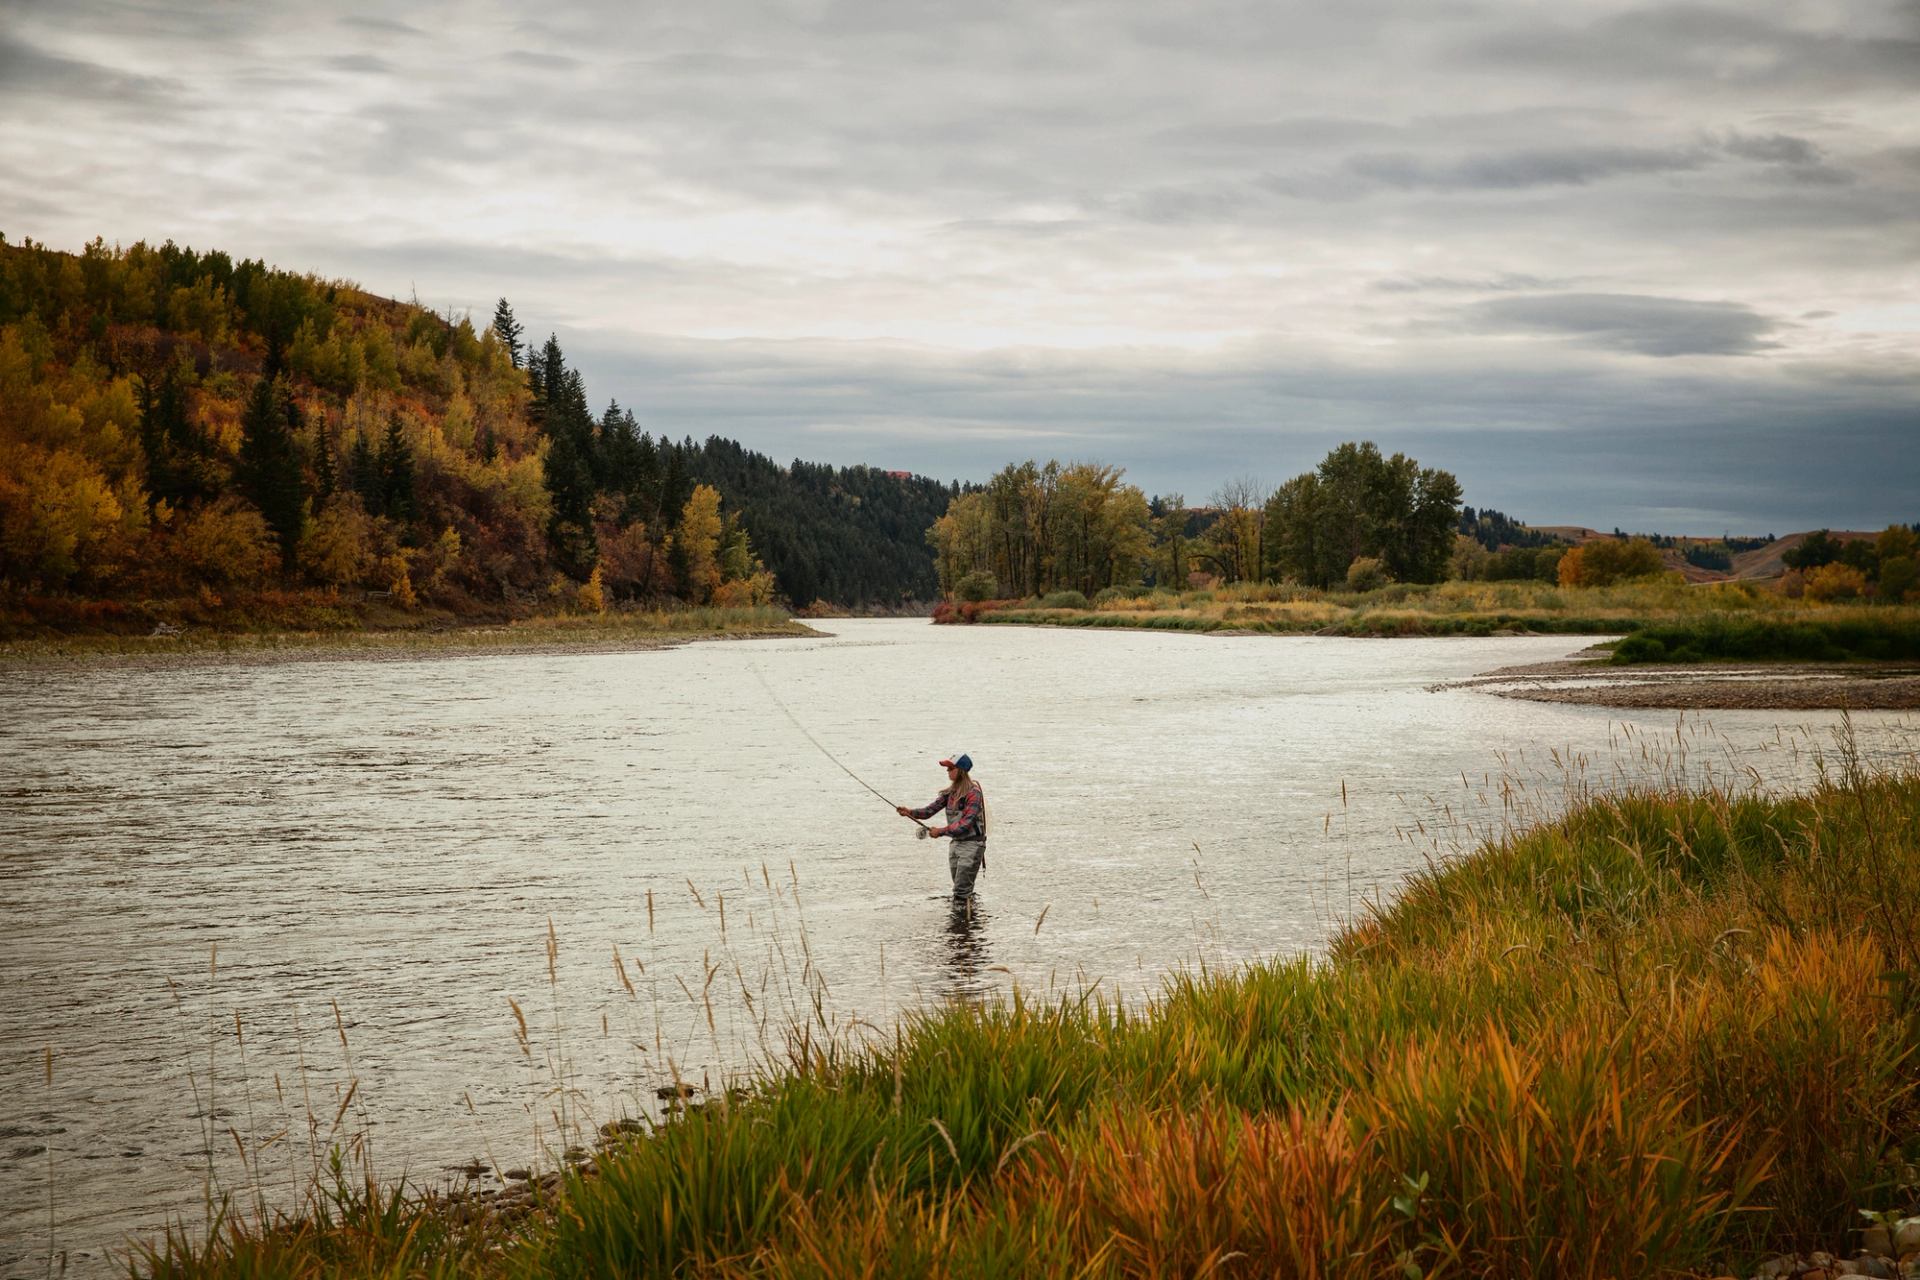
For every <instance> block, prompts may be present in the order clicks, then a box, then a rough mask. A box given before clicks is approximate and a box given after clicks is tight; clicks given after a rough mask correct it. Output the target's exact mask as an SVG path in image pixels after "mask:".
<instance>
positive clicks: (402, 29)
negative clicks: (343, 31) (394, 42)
mask: <svg viewBox="0 0 1920 1280" xmlns="http://www.w3.org/2000/svg"><path fill="white" fill-rule="evenodd" d="M340 25H341V26H343V27H353V28H356V29H358V30H361V31H372V32H374V33H376V34H378V35H383V36H415V37H424V36H425V35H426V32H424V31H422V30H421V29H420V28H418V27H416V26H412V25H410V24H408V23H405V22H401V21H400V20H399V19H398V18H383V17H367V16H363V15H353V16H350V17H345V18H342V19H340Z"/></svg>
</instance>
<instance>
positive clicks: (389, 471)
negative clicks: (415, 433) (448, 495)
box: [379, 412, 414, 524]
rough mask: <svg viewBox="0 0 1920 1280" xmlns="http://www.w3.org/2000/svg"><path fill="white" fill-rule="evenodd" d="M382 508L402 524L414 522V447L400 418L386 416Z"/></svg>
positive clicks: (395, 415) (382, 469) (381, 450)
mask: <svg viewBox="0 0 1920 1280" xmlns="http://www.w3.org/2000/svg"><path fill="white" fill-rule="evenodd" d="M379 474H380V507H381V510H382V511H384V512H385V513H386V514H387V515H389V516H391V517H392V518H393V519H394V520H396V521H398V522H399V523H401V524H409V523H411V522H412V520H413V512H414V489H413V446H412V445H410V444H408V443H407V437H406V433H405V431H404V430H402V428H401V425H400V415H399V414H398V413H397V412H396V413H390V414H388V415H387V438H386V439H385V440H384V441H382V442H381V444H380V463H379Z"/></svg>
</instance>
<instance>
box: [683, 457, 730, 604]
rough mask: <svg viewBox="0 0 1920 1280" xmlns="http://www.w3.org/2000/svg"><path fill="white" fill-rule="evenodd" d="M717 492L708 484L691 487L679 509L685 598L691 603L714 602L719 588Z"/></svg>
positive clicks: (719, 525) (718, 495)
mask: <svg viewBox="0 0 1920 1280" xmlns="http://www.w3.org/2000/svg"><path fill="white" fill-rule="evenodd" d="M721 528H722V526H721V522H720V492H719V490H717V489H715V488H713V487H712V486H711V485H704V484H699V485H695V486H694V487H693V496H692V497H690V498H688V499H687V505H686V506H684V507H682V508H681V509H680V533H679V537H678V546H679V548H680V557H681V563H682V564H683V565H685V567H686V582H685V587H686V592H687V598H688V599H689V600H690V601H692V602H693V603H694V604H706V603H707V602H708V601H710V600H712V599H713V593H714V589H715V588H717V587H718V586H719V585H720V531H721Z"/></svg>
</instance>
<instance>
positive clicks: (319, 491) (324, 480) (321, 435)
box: [313, 422, 339, 510]
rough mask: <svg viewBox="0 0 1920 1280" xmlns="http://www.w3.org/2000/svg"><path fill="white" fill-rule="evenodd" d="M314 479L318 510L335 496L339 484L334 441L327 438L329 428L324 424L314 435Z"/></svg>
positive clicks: (315, 504)
mask: <svg viewBox="0 0 1920 1280" xmlns="http://www.w3.org/2000/svg"><path fill="white" fill-rule="evenodd" d="M313 446H314V458H313V479H314V509H315V510H318V509H319V508H321V507H323V506H325V505H326V503H327V499H329V498H331V497H332V496H333V490H334V487H335V486H336V485H337V484H338V483H339V480H338V477H337V476H336V475H335V472H334V467H333V441H332V440H330V439H328V437H327V427H326V424H325V423H324V422H323V423H321V424H320V427H319V429H318V430H316V431H315V432H314V433H313Z"/></svg>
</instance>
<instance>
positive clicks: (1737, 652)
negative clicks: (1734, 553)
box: [1613, 609, 1920, 665]
mask: <svg viewBox="0 0 1920 1280" xmlns="http://www.w3.org/2000/svg"><path fill="white" fill-rule="evenodd" d="M1613 661H1614V662H1615V663H1619V664H1622V665H1625V664H1631V663H1642V662H1711V661H1735V662H1861V661H1865V662H1916V661H1920V611H1915V610H1910V609H1900V610H1892V609H1887V610H1881V609H1873V610H1867V609H1849V610H1838V611H1831V612H1829V613H1827V614H1824V615H1814V616H1808V617H1804V618H1785V617H1758V618H1756V617H1733V616H1728V615H1725V614H1714V615H1710V616H1707V617H1704V618H1698V619H1693V620H1690V621H1687V622H1662V623H1655V624H1652V625H1650V626H1646V627H1643V628H1641V629H1640V630H1638V631H1636V632H1634V633H1633V634H1632V635H1630V636H1627V637H1626V638H1625V639H1623V640H1621V641H1620V643H1619V644H1618V645H1616V646H1615V647H1614V650H1613Z"/></svg>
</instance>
